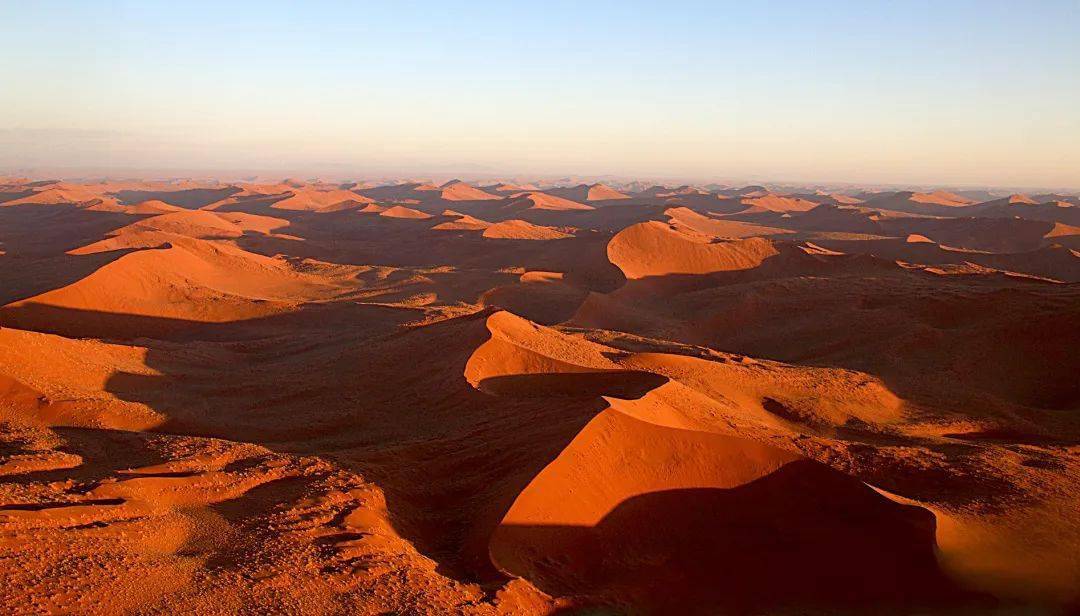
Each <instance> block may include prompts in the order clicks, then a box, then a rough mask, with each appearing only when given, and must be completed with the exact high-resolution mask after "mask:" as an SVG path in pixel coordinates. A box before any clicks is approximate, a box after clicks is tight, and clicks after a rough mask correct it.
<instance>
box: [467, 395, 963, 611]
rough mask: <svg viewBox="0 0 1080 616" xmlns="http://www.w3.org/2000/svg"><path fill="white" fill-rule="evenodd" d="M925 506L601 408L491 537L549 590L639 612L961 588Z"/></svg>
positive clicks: (496, 552)
mask: <svg viewBox="0 0 1080 616" xmlns="http://www.w3.org/2000/svg"><path fill="white" fill-rule="evenodd" d="M934 526H935V523H934V516H933V515H932V514H931V513H930V512H928V511H926V510H924V509H921V508H918V507H913V506H908V505H901V504H898V503H895V502H893V501H891V500H889V499H888V498H886V497H884V496H882V495H881V494H879V493H878V492H876V491H874V490H873V489H872V488H870V487H868V486H866V485H864V484H863V483H862V482H860V481H858V480H857V479H854V478H851V477H848V476H846V475H843V474H841V473H839V472H836V471H833V470H831V469H829V468H828V467H825V466H823V465H820V464H818V463H815V462H812V461H809V460H806V459H804V458H802V457H800V456H798V455H796V454H793V453H789V452H786V451H782V450H780V449H776V448H773V447H770V446H767V445H762V444H758V443H755V442H752V441H749V440H746V439H742V438H736V437H732V436H724V435H719V434H710V433H705V432H698V431H694V430H682V429H677V428H671V427H664V426H659V425H656V424H652V423H649V422H645V421H641V420H638V419H635V418H632V417H630V416H629V415H626V414H624V413H622V412H619V411H616V410H614V409H608V410H606V411H604V412H602V413H601V414H600V415H598V416H596V417H595V418H594V419H593V420H592V421H590V422H589V424H588V425H587V426H586V427H585V428H584V429H583V430H582V431H581V432H580V433H579V434H578V435H577V436H576V437H575V438H574V440H573V441H572V442H571V443H570V444H569V445H568V446H567V447H566V448H565V449H564V450H563V451H562V453H560V454H559V456H558V457H557V458H556V459H555V460H554V461H553V462H552V463H551V464H549V465H548V466H547V467H546V468H545V469H544V470H543V471H541V473H540V474H539V475H538V476H537V477H536V478H534V479H533V480H532V482H530V483H529V485H528V486H527V487H526V488H525V489H524V491H522V492H521V494H520V495H519V496H518V497H517V499H516V500H515V501H514V503H513V505H512V506H511V507H510V510H509V511H508V512H507V513H506V515H505V517H504V518H503V520H502V523H501V524H500V526H499V527H498V529H497V530H496V531H495V533H494V535H493V536H492V538H491V541H490V544H489V546H490V547H489V551H490V555H491V559H492V561H493V562H494V564H495V565H496V566H497V567H498V568H499V569H501V570H502V571H504V572H506V573H508V574H510V575H515V576H521V577H524V578H525V579H527V580H529V581H531V582H532V583H534V584H535V585H536V586H537V587H539V588H540V589H541V590H544V591H545V592H548V593H551V594H567V595H579V596H585V597H588V599H591V600H593V601H595V602H597V603H601V604H604V603H614V604H620V605H629V606H633V608H636V609H638V610H642V611H644V612H651V611H655V612H656V613H685V612H684V610H688V609H692V610H694V611H695V613H705V612H706V611H707V610H708V609H721V608H726V609H734V610H737V611H740V610H745V611H754V612H756V611H758V610H762V609H769V608H780V607H784V606H798V605H802V606H805V605H807V604H813V605H819V606H823V605H826V606H836V607H839V606H847V607H853V606H856V605H869V604H873V605H875V606H881V605H887V604H903V603H907V602H911V601H913V600H914V601H918V600H920V599H921V600H937V601H940V600H941V599H943V598H959V597H960V594H959V593H958V592H957V591H956V590H955V589H954V588H953V587H952V585H951V584H950V582H949V581H947V580H946V579H945V577H944V576H943V574H942V573H941V572H940V570H939V568H938V564H937V561H936V558H935V554H934V545H935V544H934Z"/></svg>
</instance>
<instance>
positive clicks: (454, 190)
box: [439, 180, 502, 201]
mask: <svg viewBox="0 0 1080 616" xmlns="http://www.w3.org/2000/svg"><path fill="white" fill-rule="evenodd" d="M439 196H440V197H442V198H443V199H445V200H446V201H490V200H493V199H501V198H502V197H499V196H497V195H493V194H491V193H488V192H484V191H482V190H480V189H479V188H476V187H475V186H470V185H469V184H466V183H465V182H462V181H461V180H450V181H449V182H447V183H445V184H443V185H442V186H440V187H439Z"/></svg>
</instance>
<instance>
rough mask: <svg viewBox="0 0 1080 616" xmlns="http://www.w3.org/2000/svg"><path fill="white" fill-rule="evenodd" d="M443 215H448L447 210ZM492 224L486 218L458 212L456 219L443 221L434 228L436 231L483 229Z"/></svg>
mask: <svg viewBox="0 0 1080 616" xmlns="http://www.w3.org/2000/svg"><path fill="white" fill-rule="evenodd" d="M447 211H450V210H447ZM443 215H444V216H445V215H447V214H446V212H443ZM490 226H491V223H490V222H488V221H486V220H480V219H479V218H475V217H473V216H468V215H466V214H457V218H455V219H454V220H448V221H446V222H441V223H439V224H437V225H435V226H434V227H432V229H434V230H436V231H483V230H484V229H487V228H488V227H490Z"/></svg>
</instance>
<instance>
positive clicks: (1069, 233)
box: [1043, 222, 1080, 238]
mask: <svg viewBox="0 0 1080 616" xmlns="http://www.w3.org/2000/svg"><path fill="white" fill-rule="evenodd" d="M1077 235H1080V227H1074V226H1072V225H1067V224H1065V223H1063V222H1056V223H1054V226H1053V227H1051V228H1050V230H1049V231H1047V232H1046V235H1044V236H1043V237H1044V238H1051V237H1074V236H1077Z"/></svg>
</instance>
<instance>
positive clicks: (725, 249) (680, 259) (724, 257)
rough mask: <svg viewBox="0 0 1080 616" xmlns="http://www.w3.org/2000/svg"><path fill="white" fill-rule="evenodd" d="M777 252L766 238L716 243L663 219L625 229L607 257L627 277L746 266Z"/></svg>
mask: <svg viewBox="0 0 1080 616" xmlns="http://www.w3.org/2000/svg"><path fill="white" fill-rule="evenodd" d="M776 254H778V252H777V250H776V248H774V247H773V245H772V243H771V242H769V241H768V240H765V239H761V238H752V239H747V240H742V241H736V242H713V241H712V239H711V238H710V237H709V236H706V235H702V234H699V233H695V232H693V231H689V230H686V231H679V230H676V229H675V228H673V227H672V226H670V225H666V224H664V223H660V222H645V223H640V224H637V225H634V226H632V227H628V228H626V229H623V230H622V231H620V232H619V233H618V234H617V235H616V236H615V237H613V238H612V239H611V243H610V244H609V245H608V258H609V259H610V260H611V262H612V263H614V264H615V265H616V266H617V267H618V268H619V269H620V270H622V272H623V273H624V274H626V277H627V278H646V277H649V276H667V275H671V274H707V273H710V272H720V271H729V270H740V269H747V268H751V267H757V266H758V265H761V263H762V261H764V260H765V259H767V258H769V257H771V256H774V255H776Z"/></svg>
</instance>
